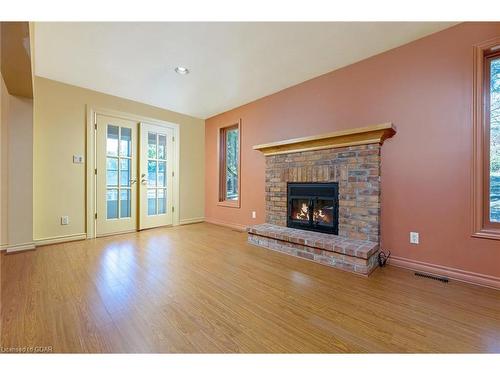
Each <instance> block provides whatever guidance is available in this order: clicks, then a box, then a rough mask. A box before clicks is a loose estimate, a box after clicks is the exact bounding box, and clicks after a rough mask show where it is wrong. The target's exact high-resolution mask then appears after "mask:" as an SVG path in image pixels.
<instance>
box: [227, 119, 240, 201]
mask: <svg viewBox="0 0 500 375" xmlns="http://www.w3.org/2000/svg"><path fill="white" fill-rule="evenodd" d="M238 137H239V135H238V128H235V129H229V130H228V131H227V132H226V199H227V200H237V199H238V177H239V176H238V153H239V150H238Z"/></svg>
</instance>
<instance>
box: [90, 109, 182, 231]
mask: <svg viewBox="0 0 500 375" xmlns="http://www.w3.org/2000/svg"><path fill="white" fill-rule="evenodd" d="M173 137H174V128H172V127H168V126H161V125H153V124H148V123H139V122H138V121H133V120H128V119H125V118H121V117H114V116H108V115H102V114H97V115H96V131H95V140H96V142H95V147H96V152H95V156H96V159H95V213H96V214H95V235H96V236H105V235H110V234H118V233H125V232H132V231H136V230H140V229H147V228H153V227H159V226H167V225H172V224H173V217H174V214H173V211H174V199H173V198H174V186H176V185H174V183H173V180H174V167H175V165H174V161H175V159H176V158H177V157H178V156H176V155H175V152H174V143H173V142H174V140H173ZM177 153H178V151H177ZM177 188H178V187H177Z"/></svg>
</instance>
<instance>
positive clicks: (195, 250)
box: [1, 223, 500, 353]
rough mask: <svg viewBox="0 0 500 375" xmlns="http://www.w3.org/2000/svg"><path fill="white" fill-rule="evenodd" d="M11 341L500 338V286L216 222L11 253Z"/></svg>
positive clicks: (433, 346) (462, 344)
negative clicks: (369, 261)
mask: <svg viewBox="0 0 500 375" xmlns="http://www.w3.org/2000/svg"><path fill="white" fill-rule="evenodd" d="M1 263H2V264H1V271H2V278H1V292H2V294H1V302H2V311H1V319H2V328H1V340H2V341H1V346H2V347H4V348H9V347H35V346H37V347H43V346H52V348H53V350H54V351H55V352H134V353H136V352H188V353H193V352H209V353H213V352H280V353H281V352H334V353H338V352H340V353H350V352H356V353H357V352H500V291H498V290H493V289H488V288H483V287H479V286H473V285H468V284H463V283H459V282H454V281H451V282H450V283H449V284H443V283H440V282H437V281H433V280H429V279H422V278H417V277H415V276H414V275H413V273H412V272H411V271H407V270H403V269H399V268H396V267H390V266H389V267H386V268H384V269H378V270H376V271H375V272H374V273H373V274H372V276H370V277H369V278H363V277H360V276H356V275H352V274H350V273H346V272H342V271H339V270H335V269H332V268H329V267H326V266H322V265H319V264H315V263H311V262H308V261H305V260H302V259H297V258H293V257H290V256H287V255H283V254H279V253H276V252H273V251H270V250H266V249H263V248H259V247H255V246H252V245H249V244H247V243H246V234H245V233H241V232H237V231H233V230H230V229H227V228H223V227H219V226H216V225H211V224H206V223H202V224H194V225H187V226H182V227H176V228H170V229H154V230H148V231H143V232H139V233H133V234H127V235H121V236H115V237H107V238H100V239H96V240H90V241H80V242H72V243H65V244H58V245H51V246H45V247H41V248H39V249H38V250H36V251H31V252H24V253H19V254H14V255H6V254H5V253H3V254H2V255H1Z"/></svg>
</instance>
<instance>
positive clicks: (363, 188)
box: [248, 124, 395, 275]
mask: <svg viewBox="0 0 500 375" xmlns="http://www.w3.org/2000/svg"><path fill="white" fill-rule="evenodd" d="M394 134H395V129H394V127H393V126H392V124H382V125H376V126H372V127H366V128H358V129H353V130H350V131H341V132H336V133H329V134H325V135H320V136H316V137H305V138H300V139H292V140H289V141H280V142H274V143H269V144H264V145H258V146H254V149H256V150H259V151H261V152H263V153H264V155H265V156H266V185H265V189H266V224H260V225H256V226H252V227H249V228H248V233H249V234H248V241H249V242H250V243H252V244H255V245H259V246H263V247H266V248H269V249H272V250H277V251H281V252H284V253H287V254H290V255H295V256H298V257H301V258H305V259H309V260H312V261H315V262H318V263H322V264H326V265H329V266H332V267H336V268H340V269H343V270H347V271H352V272H356V273H359V274H363V275H369V274H370V273H371V272H372V271H373V269H374V268H375V267H377V264H378V262H377V258H378V253H379V242H380V150H381V145H382V143H383V142H384V140H385V139H387V138H389V137H391V136H393V135H394ZM289 182H296V183H297V182H299V183H305V182H337V183H338V236H337V235H334V234H325V233H317V232H311V231H306V230H302V229H291V228H287V208H288V198H287V184H288V183H289Z"/></svg>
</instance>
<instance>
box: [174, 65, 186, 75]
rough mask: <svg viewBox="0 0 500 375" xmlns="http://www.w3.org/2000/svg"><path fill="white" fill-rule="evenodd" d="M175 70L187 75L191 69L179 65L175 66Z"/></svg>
mask: <svg viewBox="0 0 500 375" xmlns="http://www.w3.org/2000/svg"><path fill="white" fill-rule="evenodd" d="M175 71H176V73H179V74H181V75H186V74H188V73H189V69H188V68H185V67H183V66H178V67H177V68H175Z"/></svg>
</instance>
